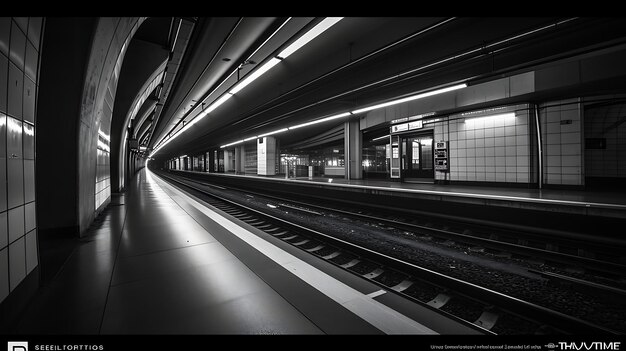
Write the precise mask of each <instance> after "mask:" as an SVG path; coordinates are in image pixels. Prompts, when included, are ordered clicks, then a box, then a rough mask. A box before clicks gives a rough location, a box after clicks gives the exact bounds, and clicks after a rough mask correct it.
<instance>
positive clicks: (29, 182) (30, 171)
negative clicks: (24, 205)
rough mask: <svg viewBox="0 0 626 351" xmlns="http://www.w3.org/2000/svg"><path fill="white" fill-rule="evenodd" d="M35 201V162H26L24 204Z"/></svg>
mask: <svg viewBox="0 0 626 351" xmlns="http://www.w3.org/2000/svg"><path fill="white" fill-rule="evenodd" d="M31 201H35V160H24V202H31Z"/></svg>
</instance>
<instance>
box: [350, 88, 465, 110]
mask: <svg viewBox="0 0 626 351" xmlns="http://www.w3.org/2000/svg"><path fill="white" fill-rule="evenodd" d="M466 87H467V84H465V83H463V84H458V85H453V86H451V87H447V88H442V89H437V90H433V91H429V92H426V93H422V94H417V95H413V96H409V97H405V98H402V99H398V100H393V101H388V102H385V103H382V104H378V105H374V106H369V107H364V108H361V109H358V110H354V111H352V114H355V115H356V114H358V113H361V112H367V111H371V110H376V109H379V108H383V107H387V106H392V105H397V104H401V103H403V102H407V101H413V100H417V99H422V98H425V97H429V96H433V95H439V94H443V93H447V92H449V91H453V90H458V89H462V88H466Z"/></svg>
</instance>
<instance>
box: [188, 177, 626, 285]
mask: <svg viewBox="0 0 626 351" xmlns="http://www.w3.org/2000/svg"><path fill="white" fill-rule="evenodd" d="M187 179H188V180H190V181H193V182H197V184H206V183H205V182H202V181H198V180H195V179H191V178H187ZM239 190H241V191H244V192H246V193H248V194H254V195H259V196H263V197H265V198H268V199H274V200H275V201H277V202H282V204H281V205H283V206H285V207H289V206H290V205H289V203H290V204H292V205H296V206H295V207H294V206H292V207H294V208H295V209H299V210H302V209H303V208H304V209H309V210H313V211H333V212H335V213H339V214H341V215H344V216H349V217H351V218H355V219H358V220H361V221H364V222H372V223H378V224H379V225H380V226H383V227H392V228H397V229H399V230H403V231H408V232H412V233H417V234H419V235H420V236H422V237H427V238H429V240H430V239H433V240H438V241H440V242H446V244H448V245H450V244H453V243H457V244H464V245H466V246H468V247H469V248H470V249H471V250H477V251H478V250H487V251H488V252H490V253H493V254H496V255H510V256H516V257H520V258H526V259H532V260H534V261H541V262H545V263H547V264H550V265H556V266H558V267H562V268H563V269H564V270H569V271H572V272H578V273H589V274H591V275H594V276H596V277H602V278H606V279H608V280H609V281H615V282H618V283H619V282H620V281H621V282H622V283H623V282H626V264H625V263H626V262H625V261H624V260H625V259H626V257H625V256H624V252H626V250H625V249H626V243H624V245H616V243H615V242H613V241H608V242H601V241H600V240H599V239H595V240H598V241H597V242H591V241H589V240H586V239H590V238H581V237H580V236H579V235H572V234H559V235H551V234H546V233H543V232H540V231H539V232H536V231H532V230H524V231H517V230H508V229H502V228H500V227H494V226H485V225H477V224H473V223H468V222H460V221H450V220H446V221H445V223H443V222H442V223H437V222H436V221H433V219H432V218H426V217H424V216H418V217H415V216H411V217H410V218H405V217H406V216H405V215H404V214H402V213H395V214H391V213H384V214H383V215H380V214H376V213H374V211H373V210H371V209H368V208H363V210H362V211H354V206H352V207H347V206H345V205H344V206H342V205H341V204H337V203H332V202H329V201H325V202H324V203H318V204H316V203H312V202H311V201H307V202H301V201H297V200H293V199H288V198H284V197H279V196H275V195H271V194H267V193H260V192H255V191H250V190H249V189H239ZM379 212H380V211H379ZM396 212H397V211H396ZM599 258H602V259H599Z"/></svg>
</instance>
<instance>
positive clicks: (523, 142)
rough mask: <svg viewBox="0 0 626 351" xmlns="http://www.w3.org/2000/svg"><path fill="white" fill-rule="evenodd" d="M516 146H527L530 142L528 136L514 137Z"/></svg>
mask: <svg viewBox="0 0 626 351" xmlns="http://www.w3.org/2000/svg"><path fill="white" fill-rule="evenodd" d="M515 144H516V145H528V144H530V141H529V140H528V135H518V136H516V137H515Z"/></svg>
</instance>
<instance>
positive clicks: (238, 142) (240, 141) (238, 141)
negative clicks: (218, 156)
mask: <svg viewBox="0 0 626 351" xmlns="http://www.w3.org/2000/svg"><path fill="white" fill-rule="evenodd" d="M241 143H243V139H241V140H237V141H234V142H232V143H230V144H226V145H222V146H220V149H223V148H225V147H228V146H233V145H237V144H241Z"/></svg>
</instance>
